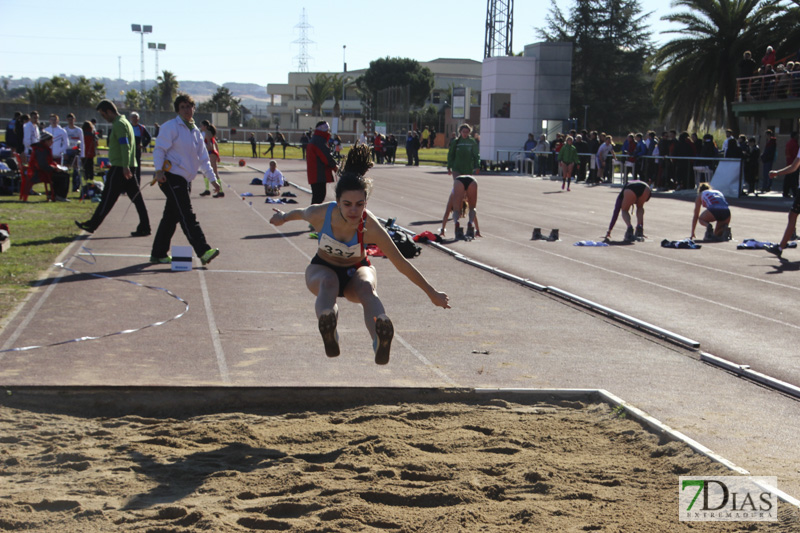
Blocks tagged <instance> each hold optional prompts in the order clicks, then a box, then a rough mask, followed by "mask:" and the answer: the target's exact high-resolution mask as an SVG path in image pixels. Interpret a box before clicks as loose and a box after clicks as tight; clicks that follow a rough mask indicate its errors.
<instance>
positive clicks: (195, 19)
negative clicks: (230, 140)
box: [0, 0, 671, 85]
mask: <svg viewBox="0 0 800 533" xmlns="http://www.w3.org/2000/svg"><path fill="white" fill-rule="evenodd" d="M557 2H558V5H559V6H561V8H562V9H566V8H568V7H569V6H571V5H573V0H557ZM640 4H641V5H642V8H643V11H644V12H645V13H647V12H651V11H652V12H653V15H651V17H650V24H651V29H652V31H653V41H654V42H664V41H666V40H669V36H667V35H662V34H660V31H663V30H665V29H668V26H667V25H666V23H664V22H661V21H660V20H659V18H660V17H661V16H663V15H665V14H667V13H669V12H671V8H670V7H669V2H667V1H665V0H641V2H640ZM387 6H391V8H388V9H387ZM303 8H305V13H306V18H307V22H308V24H309V25H310V26H311V27H310V28H309V30H308V38H309V39H310V40H312V41H314V42H313V44H310V45H309V46H308V55H309V56H310V59H309V62H308V70H309V71H311V72H315V71H324V72H341V70H342V62H343V52H344V58H346V60H347V66H348V70H356V69H361V68H367V67H368V66H369V62H370V61H371V60H373V59H377V58H380V57H386V56H391V57H410V58H413V59H416V60H418V61H430V60H432V59H436V58H439V57H450V58H468V59H475V60H478V61H480V60H481V59H482V58H483V41H484V27H485V18H486V0H461V1H458V2H427V1H419V0H407V1H403V2H392V3H386V2H377V3H376V2H370V1H367V2H359V3H355V2H346V1H345V2H337V1H335V0H333V1H332V0H325V1H322V0H301V1H299V2H292V1H288V2H287V1H276V0H267V1H264V0H235V1H231V2H224V1H214V2H212V1H209V0H192V1H189V2H177V1H175V0H160V1H156V0H133V1H111V2H110V1H108V0H103V1H98V0H83V1H78V2H70V1H65V0H59V1H53V0H42V1H38V2H35V3H30V2H24V1H22V0H0V12H2V14H3V20H4V23H3V25H2V27H0V75H2V76H13V77H14V78H23V77H29V78H38V77H40V76H44V77H50V76H54V75H59V74H66V75H72V74H74V75H84V76H86V77H107V78H112V79H116V78H119V77H120V76H121V77H122V78H123V79H126V80H129V81H137V80H139V79H140V75H141V36H140V35H139V34H136V33H133V32H132V31H131V24H142V25H145V24H146V25H151V26H153V33H151V34H147V35H145V36H144V46H145V77H146V78H147V79H153V78H154V77H155V72H156V68H155V67H156V65H155V60H156V56H155V52H153V51H152V50H149V49H147V43H149V42H154V43H164V44H166V46H167V48H166V51H163V52H159V53H158V67H159V70H169V71H171V72H173V73H174V74H175V75H176V76H177V78H178V81H180V80H192V81H213V82H215V83H217V84H222V83H225V82H240V83H257V84H260V85H266V84H267V83H285V82H286V79H287V77H286V75H287V73H288V72H290V71H297V70H298V57H299V56H300V46H299V45H298V44H294V43H293V41H297V40H299V39H300V30H299V28H297V26H298V25H299V24H300V20H301V17H302V13H303ZM549 9H550V2H549V1H544V0H517V1H516V2H515V6H514V38H513V49H514V51H515V52H518V51H520V50H522V48H523V47H524V45H526V44H530V43H533V42H537V41H539V39H538V38H537V35H536V29H538V28H540V27H542V26H544V23H545V20H544V19H545V16H546V15H547V13H548V12H549ZM11 21H14V23H11ZM32 21H34V22H35V23H34V24H31V22H32ZM343 46H346V47H347V48H346V49H343Z"/></svg>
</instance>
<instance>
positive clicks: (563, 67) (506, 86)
mask: <svg viewBox="0 0 800 533" xmlns="http://www.w3.org/2000/svg"><path fill="white" fill-rule="evenodd" d="M571 83H572V43H536V44H530V45H528V46H526V47H525V51H524V52H523V55H522V56H513V57H491V58H488V59H485V60H484V61H483V68H482V84H481V94H482V99H481V120H480V122H481V130H480V135H481V143H480V151H481V159H484V160H488V161H504V160H508V159H510V157H509V153H510V152H513V151H517V150H520V149H521V148H522V146H523V145H524V144H525V141H526V140H527V139H528V134H529V133H533V134H534V135H535V136H536V138H538V137H539V135H540V134H541V133H545V134H547V133H549V132H550V131H553V130H556V131H561V123H562V121H566V120H567V119H568V118H569V101H570V87H571Z"/></svg>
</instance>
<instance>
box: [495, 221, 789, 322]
mask: <svg viewBox="0 0 800 533" xmlns="http://www.w3.org/2000/svg"><path fill="white" fill-rule="evenodd" d="M494 237H495V238H496V239H500V240H504V241H506V242H510V243H512V244H514V245H516V246H524V247H525V248H528V249H530V250H534V251H537V252H541V253H544V254H548V255H551V256H553V257H558V258H560V259H566V260H567V261H572V262H573V263H578V264H579V265H584V266H587V267H590V268H591V269H592V270H594V271H597V270H602V271H604V272H608V273H609V274H614V275H616V276H622V277H626V278H629V279H632V280H634V281H638V282H640V283H644V284H646V285H652V286H653V287H658V288H659V289H662V290H665V291H669V292H674V293H676V294H680V295H682V296H686V297H688V298H693V299H695V300H699V301H701V302H706V303H709V304H712V305H717V306H719V307H724V308H726V309H730V310H731V311H737V312H739V313H742V314H745V315H750V316H752V317H756V318H760V319H762V320H767V321H769V322H774V323H776V324H780V325H781V326H787V327H790V328H794V329H800V326H797V325H795V324H791V323H789V322H784V321H782V320H776V319H774V318H772V317H768V316H764V315H760V314H758V313H753V312H752V311H748V310H746V309H742V308H740V307H734V306H732V305H728V304H724V303H722V302H717V301H715V300H709V299H708V298H703V297H702V296H697V295H696V294H692V293H690V292H686V291H681V290H678V289H674V288H672V287H668V286H666V285H662V284H660V283H656V282H654V281H650V280H647V279H642V278H639V277H636V276H631V275H630V274H626V273H625V272H620V271H618V270H611V269H609V268H605V267H601V266H598V265H596V264H593V263H587V262H586V261H580V260H578V259H573V258H572V257H567V256H565V255H561V254H557V253H555V252H551V251H548V250H544V249H542V248H536V247H534V246H529V245H526V244H525V243H519V242H516V241H512V240H511V239H506V238H505V237H500V236H497V235H495V236H494Z"/></svg>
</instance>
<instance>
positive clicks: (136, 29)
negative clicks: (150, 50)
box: [131, 24, 153, 94]
mask: <svg viewBox="0 0 800 533" xmlns="http://www.w3.org/2000/svg"><path fill="white" fill-rule="evenodd" d="M131 31H132V32H133V33H138V34H139V35H140V36H141V37H142V81H141V92H142V94H144V34H145V33H153V27H152V26H145V25H143V24H131Z"/></svg>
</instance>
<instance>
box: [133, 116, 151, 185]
mask: <svg viewBox="0 0 800 533" xmlns="http://www.w3.org/2000/svg"><path fill="white" fill-rule="evenodd" d="M130 117H131V127H132V128H133V138H134V145H135V147H136V181H142V149H144V148H145V147H146V146H148V145H149V144H150V134H149V133H148V132H147V128H145V127H144V126H143V125H142V124H139V113H137V112H136V111H132V112H131V114H130Z"/></svg>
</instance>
